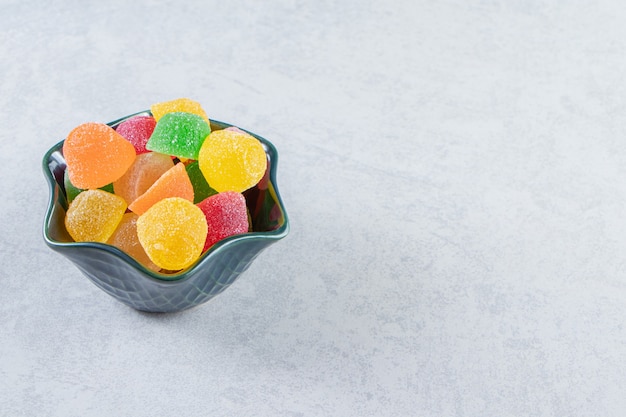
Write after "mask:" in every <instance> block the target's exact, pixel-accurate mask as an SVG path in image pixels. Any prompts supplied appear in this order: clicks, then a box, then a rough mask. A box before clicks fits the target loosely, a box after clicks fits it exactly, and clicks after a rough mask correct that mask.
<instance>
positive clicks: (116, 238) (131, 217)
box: [107, 213, 161, 272]
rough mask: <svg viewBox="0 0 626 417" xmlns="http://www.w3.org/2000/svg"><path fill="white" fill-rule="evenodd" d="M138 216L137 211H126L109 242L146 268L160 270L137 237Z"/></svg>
mask: <svg viewBox="0 0 626 417" xmlns="http://www.w3.org/2000/svg"><path fill="white" fill-rule="evenodd" d="M138 218H139V216H137V215H136V214H135V213H125V214H124V216H123V217H122V221H120V224H119V225H118V226H117V229H115V232H113V235H112V236H111V237H110V238H109V240H108V242H107V243H108V244H109V245H113V246H115V247H117V248H119V249H121V250H123V251H124V252H126V253H127V254H129V255H130V256H132V257H133V258H135V259H136V260H137V262H139V263H140V264H142V265H143V266H145V267H146V268H148V269H150V270H152V271H155V272H158V271H160V270H161V268H160V267H158V266H157V265H155V264H154V262H152V261H151V260H150V258H149V257H148V255H147V254H146V251H145V250H144V249H143V246H141V243H139V238H138V237H137V219H138Z"/></svg>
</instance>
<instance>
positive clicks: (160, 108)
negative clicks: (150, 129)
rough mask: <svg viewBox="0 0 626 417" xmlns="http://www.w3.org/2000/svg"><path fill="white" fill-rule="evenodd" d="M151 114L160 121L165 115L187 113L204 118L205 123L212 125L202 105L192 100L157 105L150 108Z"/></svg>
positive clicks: (178, 99)
mask: <svg viewBox="0 0 626 417" xmlns="http://www.w3.org/2000/svg"><path fill="white" fill-rule="evenodd" d="M150 112H152V115H153V116H154V118H155V119H156V120H157V121H158V120H159V119H161V117H163V115H165V114H167V113H177V112H185V113H192V114H197V115H198V116H200V117H202V118H203V119H204V121H205V122H206V123H207V124H208V125H210V124H211V123H210V122H209V118H208V117H207V115H206V112H205V111H204V109H203V108H202V105H200V103H198V102H197V101H195V100H191V99H189V98H177V99H175V100H170V101H164V102H162V103H156V104H153V105H152V106H150Z"/></svg>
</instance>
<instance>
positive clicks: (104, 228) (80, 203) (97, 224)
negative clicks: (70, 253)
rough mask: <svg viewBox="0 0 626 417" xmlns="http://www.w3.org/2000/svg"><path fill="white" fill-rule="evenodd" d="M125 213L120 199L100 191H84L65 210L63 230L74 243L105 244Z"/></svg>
mask: <svg viewBox="0 0 626 417" xmlns="http://www.w3.org/2000/svg"><path fill="white" fill-rule="evenodd" d="M125 211H126V202H125V201H124V199H123V198H122V197H119V196H116V195H115V194H111V193H108V192H106V191H102V190H86V191H83V192H82V193H80V194H78V195H77V196H76V198H75V199H74V201H72V203H71V204H70V206H69V208H68V209H67V213H66V214H65V228H66V229H67V231H68V233H69V234H70V236H71V237H72V239H74V240H75V241H76V242H101V243H105V242H106V241H107V240H108V239H109V237H110V236H111V235H112V234H113V231H115V228H116V227H117V225H118V224H119V223H120V221H121V220H122V216H123V215H124V212H125Z"/></svg>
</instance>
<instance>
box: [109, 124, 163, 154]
mask: <svg viewBox="0 0 626 417" xmlns="http://www.w3.org/2000/svg"><path fill="white" fill-rule="evenodd" d="M155 126H156V120H155V119H154V117H152V116H135V117H132V118H130V119H128V120H125V121H123V122H122V123H120V124H119V126H117V128H115V131H116V132H117V133H119V134H120V135H122V136H123V137H124V138H125V139H126V140H127V141H129V142H130V143H132V144H133V146H134V147H135V152H136V153H137V155H141V154H142V153H146V152H148V150H147V149H146V143H147V142H148V139H150V136H151V135H152V132H153V131H154V127H155Z"/></svg>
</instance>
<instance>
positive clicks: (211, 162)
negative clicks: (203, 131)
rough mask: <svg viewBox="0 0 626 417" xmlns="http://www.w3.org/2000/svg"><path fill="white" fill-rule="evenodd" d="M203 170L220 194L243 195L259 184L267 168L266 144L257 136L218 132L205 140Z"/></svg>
mask: <svg viewBox="0 0 626 417" xmlns="http://www.w3.org/2000/svg"><path fill="white" fill-rule="evenodd" d="M198 163H199V165H200V171H202V174H203V175H204V177H205V178H206V180H207V182H208V183H209V185H210V186H211V187H212V188H213V189H215V190H216V191H218V192H222V191H236V192H242V191H245V190H247V189H248V188H250V187H252V186H254V185H256V184H257V183H258V182H259V180H260V179H261V178H262V177H263V174H264V173H265V169H266V168H267V157H266V155H265V150H264V149H263V145H262V144H261V142H259V141H258V140H257V139H256V138H255V137H254V136H251V135H249V134H247V133H242V132H237V131H233V130H216V131H213V132H211V134H209V136H208V137H207V138H206V139H205V141H204V143H203V144H202V147H201V148H200V153H199V154H198Z"/></svg>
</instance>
